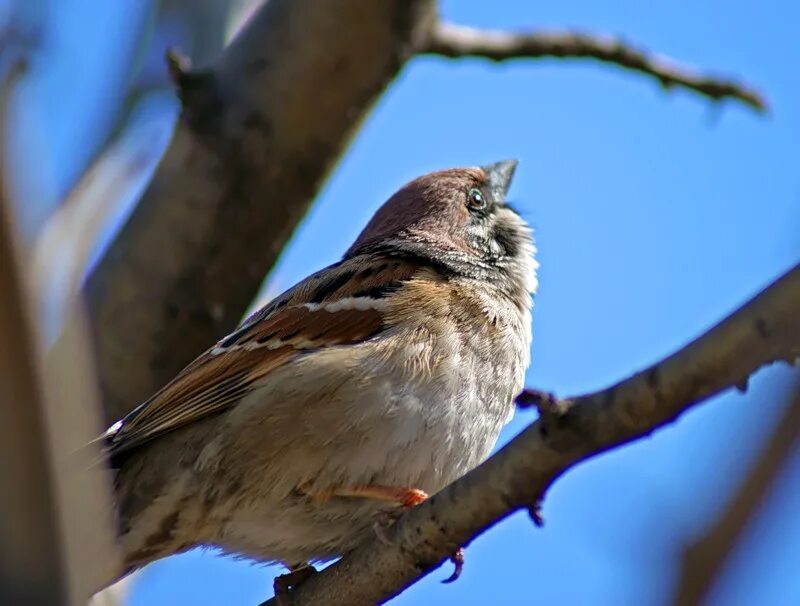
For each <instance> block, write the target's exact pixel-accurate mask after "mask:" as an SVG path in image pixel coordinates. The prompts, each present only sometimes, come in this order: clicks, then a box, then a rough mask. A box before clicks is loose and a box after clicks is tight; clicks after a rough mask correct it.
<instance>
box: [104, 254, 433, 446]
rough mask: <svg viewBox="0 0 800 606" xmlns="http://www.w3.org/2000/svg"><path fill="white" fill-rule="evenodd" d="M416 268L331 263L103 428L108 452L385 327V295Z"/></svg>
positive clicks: (199, 415)
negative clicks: (315, 353)
mask: <svg viewBox="0 0 800 606" xmlns="http://www.w3.org/2000/svg"><path fill="white" fill-rule="evenodd" d="M419 271H420V267H419V265H417V264H415V263H413V262H411V261H408V260H400V259H389V258H385V259H381V258H377V259H370V260H368V261H367V260H365V259H363V258H361V259H359V258H355V259H349V260H346V261H344V262H342V263H339V264H336V265H333V266H330V267H328V268H326V269H324V270H322V271H320V272H318V273H317V274H314V275H313V276H311V277H310V278H308V279H307V280H305V281H303V282H301V283H300V284H298V285H297V286H295V287H294V288H292V289H291V290H289V291H287V292H286V293H284V294H283V295H281V296H280V297H278V298H276V299H275V300H273V301H272V302H271V303H269V304H267V305H266V306H265V307H263V308H262V309H260V310H259V311H257V312H256V313H254V314H253V315H251V316H250V317H249V318H248V319H247V320H245V321H244V322H243V323H242V325H241V326H239V327H238V328H237V329H236V330H235V331H234V332H233V333H231V334H230V335H228V336H227V337H225V338H223V339H222V340H220V341H219V342H218V343H217V344H216V345H215V346H214V347H212V348H210V349H209V350H207V351H206V352H205V353H203V354H202V355H201V356H199V357H198V358H197V359H195V360H194V361H193V362H192V363H191V364H189V365H188V366H187V367H186V368H185V369H184V370H183V371H181V372H180V373H179V374H178V375H177V376H176V377H175V378H174V379H173V380H172V381H171V382H170V383H168V384H167V385H166V386H165V387H164V388H163V389H161V390H160V391H159V392H157V393H156V394H155V395H154V396H153V397H152V398H150V399H149V400H147V401H146V402H144V403H143V404H142V405H140V406H139V407H138V408H136V409H135V410H133V411H132V412H131V413H130V414H129V415H128V416H126V417H125V418H124V419H122V421H121V422H119V423H116V424H115V425H114V426H112V429H111V430H109V432H108V433H107V438H108V444H109V449H110V452H111V454H112V455H118V454H121V453H123V452H125V451H129V450H131V449H133V448H135V447H136V446H139V445H141V444H143V443H145V442H147V441H149V440H152V439H153V438H155V437H158V436H160V435H163V434H165V433H167V432H170V431H173V430H175V429H177V428H179V427H182V426H184V425H187V424H189V423H193V422H195V421H199V420H201V419H203V418H205V417H208V416H210V415H213V414H217V413H220V412H223V411H224V410H227V409H228V408H229V407H230V406H233V405H234V404H235V403H236V402H238V401H239V400H241V399H242V398H243V397H245V396H246V395H247V394H248V393H250V392H251V391H252V390H253V389H254V388H255V387H256V384H257V383H258V382H259V381H261V380H263V379H264V378H265V377H267V376H268V375H269V374H270V373H272V372H274V371H275V369H277V368H280V367H281V366H283V365H284V364H287V363H289V362H290V361H292V360H293V359H295V358H297V357H298V356H301V355H304V354H307V353H309V352H312V351H318V350H320V349H323V348H326V347H332V346H341V345H348V344H354V343H359V342H362V341H364V340H366V339H369V338H371V337H374V336H376V335H378V334H379V333H380V332H381V331H382V330H384V329H385V328H386V325H385V320H384V315H383V313H382V312H383V310H384V309H385V307H386V304H387V301H388V299H389V298H390V297H391V296H393V294H394V293H395V292H396V291H398V290H399V289H400V288H402V287H403V285H404V284H405V282H407V281H408V280H410V279H412V278H413V277H414V276H415V275H416V274H417V273H418V272H419Z"/></svg>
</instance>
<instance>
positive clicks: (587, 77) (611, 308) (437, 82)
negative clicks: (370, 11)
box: [0, 0, 800, 606]
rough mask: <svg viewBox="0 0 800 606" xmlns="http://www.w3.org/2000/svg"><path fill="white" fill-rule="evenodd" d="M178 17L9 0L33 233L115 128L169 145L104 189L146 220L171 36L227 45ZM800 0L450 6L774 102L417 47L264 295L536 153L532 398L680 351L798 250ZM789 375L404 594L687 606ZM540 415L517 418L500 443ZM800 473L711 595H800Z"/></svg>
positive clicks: (168, 588) (168, 591)
mask: <svg viewBox="0 0 800 606" xmlns="http://www.w3.org/2000/svg"><path fill="white" fill-rule="evenodd" d="M189 4H191V3H188V2H186V3H183V5H186V6H188V5H189ZM181 6H182V5H181V3H180V2H172V3H169V5H167V3H165V7H162V9H161V11H160V12H159V11H158V10H157V7H156V6H155V5H154V4H153V3H151V2H144V1H142V0H116V1H115V2H97V1H94V2H93V1H91V0H69V1H67V0H64V1H62V2H52V3H48V2H45V1H44V0H41V1H35V2H34V1H31V2H21V1H20V2H17V3H15V4H10V3H2V2H0V7H2V13H0V19H5V23H6V24H9V23H10V24H13V25H14V28H15V29H14V31H17V32H19V33H20V35H19V36H18V39H19V41H20V43H19V47H20V48H21V49H22V50H23V52H27V53H29V56H30V57H31V69H30V70H29V72H28V73H27V74H26V75H25V76H24V77H23V78H22V80H21V81H19V82H18V83H17V85H16V87H15V90H14V91H13V94H12V96H11V98H10V102H9V106H8V109H7V115H6V116H5V117H4V119H5V125H6V129H5V144H6V146H7V149H8V150H10V153H9V154H7V156H8V157H7V161H8V167H9V171H10V176H11V179H12V185H13V188H14V192H15V198H16V199H17V201H18V202H19V205H18V208H19V215H20V224H21V226H22V227H21V229H22V232H23V233H24V235H25V237H26V238H28V239H29V241H33V240H34V239H35V237H36V235H37V233H39V232H40V230H41V227H42V225H43V223H44V221H46V219H47V217H48V216H50V214H51V213H52V212H53V211H54V209H55V208H56V207H57V206H58V204H59V202H60V201H61V200H63V198H64V196H66V195H67V194H68V193H69V191H70V190H71V189H72V188H73V187H74V185H75V183H76V180H77V179H78V178H79V177H80V175H81V174H82V173H83V172H84V171H85V170H86V169H87V167H88V166H90V164H91V163H92V162H93V161H95V160H97V158H98V153H99V152H100V151H101V150H102V148H103V146H104V145H105V144H106V143H107V142H108V141H109V137H111V145H112V148H113V149H116V150H117V151H118V152H119V153H118V154H117V156H119V158H121V159H122V160H113V161H109V162H110V163H111V164H113V162H116V161H124V159H125V158H126V154H127V157H130V154H131V153H133V152H132V151H131V150H132V149H136V146H142V145H146V146H148V149H150V150H151V151H153V154H152V161H150V162H149V164H147V165H146V166H144V167H142V168H141V169H140V172H139V174H138V175H137V178H135V179H131V180H129V181H126V182H124V183H121V184H120V185H119V186H118V187H117V189H115V190H113V193H114V195H113V196H112V197H113V199H109V200H108V204H109V205H113V204H116V205H117V208H116V209H115V211H114V213H112V214H113V215H114V216H115V217H117V223H118V222H119V221H118V219H119V217H121V216H123V215H124V213H125V211H126V210H128V209H129V208H130V205H131V204H132V203H133V201H134V200H135V195H136V193H137V191H139V190H140V189H141V187H142V185H143V184H144V182H145V181H146V177H147V175H148V174H149V171H150V170H152V167H153V166H154V164H155V162H156V161H157V158H158V153H160V151H161V149H163V147H164V145H166V142H167V136H168V134H169V129H170V128H171V124H172V122H173V120H174V118H175V116H176V112H177V105H176V103H175V100H174V97H173V96H172V93H171V91H170V90H169V87H168V86H167V83H166V79H165V72H164V69H163V61H162V57H163V49H164V47H165V46H166V45H168V44H177V45H179V46H181V48H183V49H184V50H185V51H186V52H190V53H202V52H209V49H210V48H211V50H212V51H213V50H214V49H213V47H214V44H215V43H216V42H215V39H214V37H213V36H211V37H210V38H209V36H205V37H204V36H203V35H201V34H203V30H202V27H203V24H202V23H201V24H200V25H197V24H194V25H192V24H191V23H189V22H188V21H187V20H186V19H185V18H184V15H185V14H187V12H190V11H187V8H186V6H182V8H181ZM799 6H800V5H798V4H797V3H794V2H789V1H782V0H775V1H767V2H763V3H754V2H743V1H736V0H734V1H731V0H694V1H689V0H680V1H676V0H658V1H653V2H647V3H645V2H640V1H636V0H619V1H617V2H613V3H610V2H606V3H599V2H592V1H589V0H584V1H580V0H569V1H566V0H565V1H564V2H523V1H518V2H511V1H508V2H496V3H494V2H493V3H489V2H480V1H478V0H473V1H462V2H454V1H448V2H445V3H444V4H443V7H442V12H443V14H444V16H445V17H446V18H448V19H451V20H454V21H458V22H461V23H466V24H474V25H480V26H484V27H500V28H525V27H545V26H575V27H578V28H580V29H585V30H599V31H603V32H607V33H612V34H615V33H619V34H622V35H623V36H624V37H625V38H626V39H629V40H632V41H635V42H636V43H641V44H642V45H644V46H646V48H649V49H654V50H657V51H658V52H661V53H665V54H666V55H668V56H670V57H673V58H675V59H676V60H681V61H685V62H687V63H690V64H692V65H695V66H699V67H704V68H711V69H712V70H717V69H718V70H719V72H720V73H724V74H731V75H738V76H741V77H742V78H744V79H747V80H748V81H750V82H753V83H755V84H757V85H758V86H759V87H760V89H761V90H763V91H764V92H765V94H766V96H767V98H768V99H769V102H770V106H771V110H770V113H769V115H768V116H766V117H762V116H759V115H756V114H755V113H753V112H752V111H750V110H748V109H747V108H745V107H744V106H741V105H739V104H733V103H726V104H723V105H714V104H711V103H709V102H708V101H706V100H705V99H703V98H700V97H697V96H696V95H694V94H691V93H686V92H683V91H673V92H670V93H666V92H665V91H663V90H662V89H660V88H659V87H658V86H657V85H656V84H655V83H654V82H651V81H650V80H647V79H644V78H643V77H640V76H636V75H631V74H630V73H628V72H623V71H620V70H618V69H616V68H613V67H608V66H602V65H599V64H596V63H592V62H576V61H570V62H559V61H556V60H545V61H537V62H531V61H526V60H519V61H513V62H508V63H505V64H502V65H495V64H491V63H488V62H486V61H482V60H461V61H457V62H456V61H451V60H444V59H438V58H419V59H415V60H414V61H412V62H411V63H410V64H409V65H408V66H407V67H406V68H405V69H404V71H403V72H402V74H401V75H400V77H399V78H398V79H397V81H396V82H395V83H394V84H393V85H392V86H391V87H390V89H389V90H388V92H387V93H386V94H385V95H384V97H383V98H382V99H381V100H380V101H379V102H378V104H377V107H376V108H375V110H374V111H373V112H372V114H371V115H370V117H369V118H368V119H367V120H366V122H365V124H364V126H363V128H362V129H361V130H360V132H359V133H358V135H357V136H356V138H355V140H354V142H353V145H352V147H351V148H350V150H349V151H348V152H347V154H346V155H345V156H344V158H343V159H342V161H341V163H340V164H339V166H338V167H337V168H336V170H335V171H334V173H333V175H332V178H331V179H330V180H329V182H328V183H327V185H326V186H325V188H324V190H323V192H322V194H321V195H320V196H319V198H318V200H317V202H316V204H315V206H314V208H313V210H312V211H311V213H310V214H309V215H308V217H307V219H306V220H305V221H304V223H303V224H302V226H301V228H300V229H299V230H298V231H297V233H296V235H295V237H294V239H293V241H292V243H291V245H290V246H289V247H288V249H287V250H286V252H285V253H284V255H283V256H282V258H281V260H280V262H279V264H278V266H277V267H276V269H275V270H274V271H273V273H272V275H271V276H270V278H269V279H268V281H267V282H266V284H265V292H264V297H269V296H271V295H274V294H277V292H279V291H281V290H283V289H285V288H287V287H289V286H291V285H292V284H293V283H295V282H296V281H297V280H299V279H301V278H303V277H304V276H305V275H307V274H308V273H310V272H312V271H314V270H316V269H318V268H320V267H322V266H324V265H326V264H328V263H331V262H332V261H334V260H336V259H337V258H338V257H339V256H340V255H341V254H342V252H343V251H344V250H345V249H346V248H347V247H348V245H349V243H350V242H351V241H352V239H353V238H354V237H355V235H356V234H357V233H358V232H359V231H360V229H361V228H362V227H363V225H364V223H365V222H366V221H367V220H368V218H369V217H370V215H371V214H372V213H373V212H374V211H375V209H376V208H377V207H378V206H379V205H380V203H381V202H382V201H383V200H384V199H386V197H388V196H389V195H390V194H391V193H392V192H393V191H394V190H395V189H396V188H397V187H398V186H400V185H401V184H402V183H404V182H405V181H407V180H409V179H411V178H412V177H414V176H417V175H419V174H421V173H424V172H428V171H430V170H433V169H438V168H443V167H448V166H455V165H474V164H481V163H487V162H491V161H496V160H499V159H504V158H508V157H516V158H519V159H520V162H521V164H520V167H519V169H518V171H517V178H516V180H515V183H514V186H513V189H512V192H511V198H512V199H514V200H515V201H516V202H517V206H518V207H520V208H521V210H522V212H523V213H524V215H525V217H526V218H527V219H528V220H529V221H530V222H531V224H532V225H533V226H534V227H535V230H536V237H537V242H538V246H539V250H540V253H539V260H540V262H541V272H540V290H539V294H538V295H537V297H536V305H535V311H534V346H533V352H532V355H533V359H532V363H531V367H530V370H529V372H528V376H527V380H528V384H529V385H531V386H536V387H541V388H545V389H548V390H553V391H555V392H557V393H558V394H561V395H574V394H578V393H581V392H586V391H589V390H594V389H597V388H601V387H603V386H606V385H608V384H609V383H611V382H614V381H616V380H618V379H620V378H623V377H625V376H627V375H629V374H630V373H632V372H634V371H635V370H637V369H639V368H642V367H643V366H645V365H647V364H649V363H651V362H653V361H655V360H657V359H659V358H661V357H663V356H664V355H666V354H668V353H670V352H671V351H672V350H674V349H675V348H677V347H679V346H680V345H682V344H684V343H685V342H687V341H688V340H690V339H691V338H693V337H695V336H697V335H698V334H699V333H700V332H701V331H703V330H704V329H706V328H708V327H709V326H710V325H711V324H713V323H714V322H715V321H717V320H718V319H720V318H721V317H722V316H723V315H725V314H726V313H728V312H729V311H731V310H732V309H733V308H735V307H736V306H738V305H739V304H740V303H742V302H743V301H744V300H745V299H746V298H748V297H749V296H751V295H753V294H754V293H755V292H757V291H758V290H759V289H760V288H762V287H763V286H765V285H766V284H767V283H769V282H770V281H771V280H772V279H774V278H775V277H777V276H778V275H779V274H780V273H782V272H783V271H785V270H786V269H788V268H789V267H790V266H792V265H793V264H794V263H796V262H797V261H798V258H800V237H798V229H799V228H800V206H798V199H799V198H800V178H799V174H798V163H800V137H798V133H800V71H798V69H797V66H798V65H800V44H798V43H797V39H798V36H797V33H798V25H797V24H798V22H800V8H799ZM175 7H177V8H175ZM198 32H199V33H198ZM15 39H17V38H15ZM147 136H149V137H150V139H143V138H142V137H147ZM100 161H101V162H102V159H101V160H100ZM112 169H113V166H112V168H111V169H109V170H112ZM269 194H270V195H279V192H269ZM108 233H109V234H110V233H112V232H111V231H109V232H108ZM790 384H791V373H790V371H789V370H787V369H785V368H774V369H769V370H766V371H763V372H761V373H759V374H758V375H757V376H756V378H755V379H754V380H753V381H751V384H750V389H749V390H748V392H747V393H746V394H745V395H742V394H739V393H726V394H725V395H723V396H721V397H719V398H716V399H715V400H714V401H713V402H710V403H708V404H706V405H704V406H702V407H700V408H698V409H696V410H695V411H693V412H691V413H689V414H687V415H686V416H684V417H682V418H681V419H680V420H679V421H678V422H677V423H675V424H674V425H673V426H671V427H669V428H668V429H665V430H662V431H659V432H657V433H656V434H654V435H653V436H651V437H650V438H648V439H645V440H643V441H640V442H638V443H636V444H634V445H630V446H627V447H625V448H622V449H619V450H617V451H614V452H612V453H609V454H607V455H604V456H601V457H598V458H595V459H593V460H591V461H590V462H588V463H586V464H583V465H581V466H580V467H579V468H577V469H575V470H573V471H571V472H570V473H568V474H567V475H566V476H564V477H563V478H562V479H560V480H559V481H558V482H557V483H556V484H555V486H554V487H553V489H552V490H551V492H550V493H549V494H548V496H547V499H546V501H545V503H544V515H545V518H546V520H547V524H546V526H545V528H544V529H542V530H539V529H536V528H535V527H534V526H533V525H532V524H531V522H530V520H529V519H528V517H527V515H526V514H518V515H516V516H514V517H512V518H511V519H509V520H507V521H505V522H503V523H502V524H500V525H498V526H497V527H495V528H493V529H491V530H490V531H489V532H487V533H486V534H484V535H483V536H481V537H479V538H478V539H477V540H475V541H474V542H473V543H472V544H471V545H470V546H469V548H468V549H467V551H466V567H465V570H464V574H463V576H462V578H461V579H460V580H459V581H458V582H457V583H455V584H453V585H442V584H440V583H439V581H440V580H441V579H443V578H445V577H446V576H447V575H449V572H450V571H449V570H445V569H442V570H440V571H436V572H434V573H433V574H431V575H430V576H429V577H428V578H427V579H425V580H423V581H422V582H420V583H418V584H417V585H415V586H414V587H412V588H411V589H409V590H408V591H406V592H405V593H404V594H402V595H401V596H400V597H399V598H397V599H396V600H395V601H394V602H393V603H394V604H398V605H402V604H409V605H410V604H415V605H424V604H440V603H461V604H483V603H504V604H527V603H537V604H551V603H555V602H559V603H565V604H588V605H601V604H609V605H611V604H614V605H619V604H665V603H668V602H669V600H670V598H671V596H672V592H673V590H674V585H675V582H676V579H677V575H678V572H679V565H680V558H681V551H682V549H683V546H684V545H685V544H687V543H688V542H690V541H691V540H693V539H694V538H696V537H697V536H699V535H701V534H702V533H703V531H704V529H706V528H707V527H708V525H709V524H710V523H713V521H714V520H715V517H716V515H717V514H718V513H719V512H720V511H721V510H722V509H723V508H724V506H725V505H726V503H727V500H728V498H729V497H730V496H731V494H732V493H733V491H734V490H735V488H736V487H737V484H738V482H739V481H740V479H741V478H742V477H743V476H744V474H746V472H747V470H748V469H749V465H750V464H751V462H752V461H753V459H754V456H755V455H756V454H757V453H758V451H759V449H760V448H761V446H762V441H763V439H764V436H765V435H766V433H767V432H769V431H770V430H771V428H772V426H773V424H774V423H775V422H776V420H777V419H778V417H779V415H780V413H781V411H782V408H783V407H784V406H785V405H786V394H787V392H788V389H789V386H790ZM534 417H535V415H534V413H529V412H520V413H518V414H517V415H516V417H515V419H514V421H513V422H512V423H511V424H510V425H509V427H508V428H507V429H506V430H505V431H504V433H503V436H502V438H501V442H504V441H506V440H508V439H509V438H510V437H511V436H513V435H514V434H516V433H517V432H518V431H519V430H520V429H521V428H523V427H524V426H525V425H527V424H528V423H530V422H531V421H532V420H533V419H534ZM798 478H800V454H799V453H798V452H795V453H794V456H793V458H792V459H791V460H790V462H789V466H788V468H787V469H786V470H785V473H784V474H783V476H782V479H781V481H780V482H779V485H778V487H777V489H776V490H775V491H774V492H773V493H771V494H770V495H768V497H769V498H768V499H767V502H766V505H765V507H764V509H763V510H762V511H761V512H760V515H759V517H758V520H757V523H755V524H753V525H752V527H751V528H748V529H747V530H746V533H745V537H746V540H745V541H744V543H743V544H742V545H741V546H740V548H739V549H738V550H737V552H736V553H735V554H734V557H733V558H732V560H731V561H730V562H729V565H728V566H727V567H726V571H725V574H724V576H723V578H722V579H721V582H720V583H718V585H717V587H716V588H715V590H714V594H713V599H712V602H713V603H714V604H726V605H729V604H733V605H737V604H772V605H783V604H785V605H789V604H798V603H800V582H799V581H798V575H797V571H798V570H800V516H798V515H797V512H798V511H800V482H798ZM279 573H280V569H278V568H273V567H269V568H265V567H263V566H256V565H252V564H250V563H247V562H241V561H236V560H234V559H231V558H222V557H218V556H216V555H214V554H213V553H211V552H202V551H195V552H192V553H189V554H186V555H183V556H180V557H175V558H170V559H167V560H165V561H162V562H159V563H156V564H154V565H152V566H150V567H148V568H147V569H146V570H144V571H143V572H142V573H140V574H139V575H138V576H137V577H136V579H135V580H134V582H133V584H132V588H131V591H130V594H129V600H128V603H129V604H131V605H132V606H154V605H160V604H164V605H167V604H169V605H176V604H193V605H197V606H200V605H206V604H208V605H212V604H214V605H217V604H256V603H258V602H259V601H260V600H262V599H264V598H265V597H267V595H268V594H269V593H270V592H271V581H272V577H273V576H274V575H276V574H279Z"/></svg>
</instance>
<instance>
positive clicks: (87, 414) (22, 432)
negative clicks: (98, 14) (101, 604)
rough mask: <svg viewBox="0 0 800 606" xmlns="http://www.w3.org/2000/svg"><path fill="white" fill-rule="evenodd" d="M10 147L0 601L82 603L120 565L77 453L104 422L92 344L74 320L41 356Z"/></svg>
mask: <svg viewBox="0 0 800 606" xmlns="http://www.w3.org/2000/svg"><path fill="white" fill-rule="evenodd" d="M23 69H24V63H20V65H19V66H13V67H12V69H11V73H10V75H9V78H8V79H7V80H8V81H4V82H3V83H2V84H0V89H2V90H0V115H2V116H5V106H6V96H7V94H8V92H9V89H10V88H11V87H12V86H13V84H14V81H15V78H16V76H18V75H19V74H20V73H22V70H23ZM1 131H2V129H0V135H1V134H2V132H1ZM2 140H3V138H2V136H0V141H2ZM3 151H4V150H2V148H1V147H0V326H2V331H3V337H2V339H0V385H2V386H3V387H2V389H0V603H3V604H79V603H85V601H86V599H87V598H88V597H89V596H90V595H91V594H92V593H93V592H94V591H96V590H97V587H98V586H99V584H100V583H101V582H102V580H104V579H106V578H108V575H109V573H110V571H111V570H114V569H117V568H118V566H119V564H118V562H119V560H118V555H117V553H116V552H115V543H114V532H113V531H112V524H111V517H112V515H113V506H112V504H111V482H110V475H109V472H108V470H106V469H102V468H97V467H96V468H95V469H94V470H89V469H88V465H87V460H86V458H84V457H81V456H78V455H75V452H76V450H77V449H79V448H80V447H82V446H84V445H85V444H86V442H87V441H88V440H89V439H90V438H91V437H93V436H94V435H97V431H98V430H99V425H100V424H99V423H98V422H97V420H98V419H97V412H98V409H97V402H96V399H95V397H94V396H95V395H96V394H94V393H92V390H91V389H90V388H89V387H88V386H90V385H93V378H88V377H87V374H90V370H91V369H90V368H89V366H88V365H87V362H88V351H89V348H88V342H87V340H86V339H85V338H84V337H85V333H83V332H82V331H81V326H80V325H79V324H77V323H75V322H71V323H69V324H68V326H67V330H66V331H65V332H64V333H63V335H62V337H61V339H59V341H58V343H57V344H56V346H55V347H54V348H53V349H52V350H51V351H49V352H48V353H47V354H46V355H43V352H42V348H41V347H40V344H39V342H38V338H37V337H38V333H39V332H40V331H38V330H37V325H36V322H35V321H34V317H35V314H34V313H32V308H34V306H33V305H32V304H31V303H32V300H33V296H31V295H32V293H31V292H30V291H31V290H32V289H31V288H30V287H29V284H28V283H27V280H26V279H25V278H26V277H27V276H26V273H27V272H26V271H25V270H24V269H27V268H29V267H30V259H29V258H25V252H24V251H23V247H22V246H21V245H20V243H19V242H18V241H17V239H16V238H15V237H14V236H15V233H16V232H17V231H18V230H17V229H15V227H18V226H15V225H14V220H13V217H14V212H13V208H12V205H11V203H10V201H9V199H8V198H9V196H8V192H7V190H6V181H5V179H4V177H5V174H4V169H5V166H6V163H5V162H4V157H3V156H4V154H3V153H2V152H3ZM69 302H70V304H74V303H75V302H74V299H72V300H70V301H69ZM34 309H35V308H34ZM72 309H73V310H76V309H77V305H75V306H73V307H72ZM72 315H73V316H75V315H78V314H77V313H74V314H72ZM87 379H88V380H87ZM93 421H94V422H93ZM92 452H94V458H95V460H96V457H97V456H98V455H99V450H98V449H95V450H94V451H92V449H90V448H86V449H83V451H82V453H81V454H83V455H84V456H85V457H87V458H91V457H92V455H91V453H92ZM73 455H75V456H73Z"/></svg>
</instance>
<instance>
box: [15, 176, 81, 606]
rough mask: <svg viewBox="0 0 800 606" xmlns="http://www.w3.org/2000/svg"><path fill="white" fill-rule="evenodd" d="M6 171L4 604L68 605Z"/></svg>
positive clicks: (37, 379)
mask: <svg viewBox="0 0 800 606" xmlns="http://www.w3.org/2000/svg"><path fill="white" fill-rule="evenodd" d="M6 196H7V192H6V190H5V184H4V180H3V179H2V174H1V173H0V326H2V331H3V335H2V338H0V385H2V389H0V470H2V472H0V603H3V604H41V605H44V604H66V603H67V597H66V596H67V579H66V572H65V563H64V561H63V559H62V555H63V554H62V553H61V551H60V549H59V546H60V544H61V540H60V534H59V533H60V528H59V519H58V512H57V509H56V504H55V501H54V498H53V497H54V493H55V492H56V491H55V489H54V487H53V469H52V466H51V463H52V461H51V460H50V457H49V455H48V448H47V435H46V433H47V430H46V427H45V426H46V422H45V418H44V417H45V411H44V398H43V394H42V391H41V389H40V384H39V369H38V368H37V364H36V359H37V355H36V345H35V337H34V332H33V329H32V326H31V323H30V318H29V316H28V310H29V308H28V305H27V303H28V301H27V296H26V293H25V283H24V279H23V274H22V271H21V270H20V263H19V249H20V247H19V246H18V244H17V242H15V241H14V237H13V234H14V228H13V223H12V213H11V207H10V206H9V204H8V202H7V199H6Z"/></svg>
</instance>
